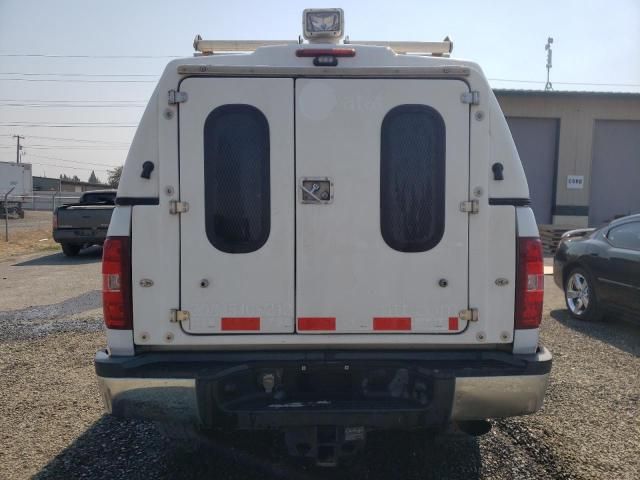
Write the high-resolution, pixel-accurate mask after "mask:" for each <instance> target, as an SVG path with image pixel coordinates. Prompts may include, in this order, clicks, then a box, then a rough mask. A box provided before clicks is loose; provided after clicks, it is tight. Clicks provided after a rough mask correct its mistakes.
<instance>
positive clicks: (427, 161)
mask: <svg viewBox="0 0 640 480" xmlns="http://www.w3.org/2000/svg"><path fill="white" fill-rule="evenodd" d="M444 198H445V125H444V120H443V119H442V116H441V115H440V114H439V113H438V112H437V111H436V110H435V109H433V108H431V107H429V106H427V105H400V106H397V107H395V108H393V109H392V110H390V111H389V112H388V113H387V114H386V116H385V117H384V119H383V121H382V131H381V155H380V229H381V232H382V237H383V238H384V241H385V242H386V243H387V244H388V245H389V246H390V247H391V248H393V249H394V250H398V251H401V252H426V251H427V250H430V249H432V248H433V247H435V246H436V245H437V244H438V243H439V242H440V239H441V238H442V235H443V233H444V207H445V205H444V203H445V202H444Z"/></svg>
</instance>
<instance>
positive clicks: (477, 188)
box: [473, 187, 484, 197]
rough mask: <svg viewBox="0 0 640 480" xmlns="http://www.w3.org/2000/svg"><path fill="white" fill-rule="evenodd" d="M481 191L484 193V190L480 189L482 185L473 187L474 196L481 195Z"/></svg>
mask: <svg viewBox="0 0 640 480" xmlns="http://www.w3.org/2000/svg"><path fill="white" fill-rule="evenodd" d="M483 193H484V190H482V187H475V188H474V189H473V194H474V195H475V196H476V197H481V196H482V194H483Z"/></svg>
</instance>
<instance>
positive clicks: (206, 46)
mask: <svg viewBox="0 0 640 480" xmlns="http://www.w3.org/2000/svg"><path fill="white" fill-rule="evenodd" d="M299 43H301V41H300V40H203V39H202V37H201V36H200V35H196V38H195V39H194V40H193V48H194V49H195V51H196V52H200V53H201V54H202V55H213V54H214V53H223V52H253V51H254V50H256V49H257V48H260V47H267V46H274V45H298V44H299Z"/></svg>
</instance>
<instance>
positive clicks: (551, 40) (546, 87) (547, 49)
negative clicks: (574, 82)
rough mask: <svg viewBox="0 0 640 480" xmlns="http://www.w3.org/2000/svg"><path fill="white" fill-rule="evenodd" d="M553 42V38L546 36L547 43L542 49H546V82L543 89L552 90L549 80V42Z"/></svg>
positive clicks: (550, 52) (550, 53) (550, 55)
mask: <svg viewBox="0 0 640 480" xmlns="http://www.w3.org/2000/svg"><path fill="white" fill-rule="evenodd" d="M552 43H553V38H552V37H549V38H547V44H546V45H545V46H544V49H545V50H546V51H547V83H546V84H545V86H544V89H545V91H548V90H553V85H551V80H549V71H550V70H551V67H552V65H551V57H552V54H553V52H552V51H551V44H552Z"/></svg>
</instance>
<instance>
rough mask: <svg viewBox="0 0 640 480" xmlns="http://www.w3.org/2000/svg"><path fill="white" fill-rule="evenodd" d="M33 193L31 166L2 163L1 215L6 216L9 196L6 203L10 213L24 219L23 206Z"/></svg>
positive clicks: (0, 167) (0, 174)
mask: <svg viewBox="0 0 640 480" xmlns="http://www.w3.org/2000/svg"><path fill="white" fill-rule="evenodd" d="M12 189H13V190H12ZM9 192H11V193H9ZM32 193H33V181H32V176H31V164H29V163H15V162H0V215H4V214H5V195H7V194H8V196H7V202H6V207H7V210H8V213H9V214H10V215H11V214H13V213H15V214H17V215H19V216H20V217H24V211H23V209H22V204H23V202H24V201H26V199H25V197H27V196H29V195H31V194H32Z"/></svg>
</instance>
